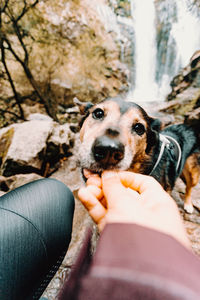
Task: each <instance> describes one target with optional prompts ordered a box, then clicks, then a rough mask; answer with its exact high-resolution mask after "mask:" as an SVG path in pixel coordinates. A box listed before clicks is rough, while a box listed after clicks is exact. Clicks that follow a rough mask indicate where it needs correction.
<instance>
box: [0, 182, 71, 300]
mask: <svg viewBox="0 0 200 300" xmlns="http://www.w3.org/2000/svg"><path fill="white" fill-rule="evenodd" d="M73 212H74V198H73V195H72V193H71V191H70V190H69V189H68V188H67V187H66V186H65V185H64V184H63V183H61V182H59V181H57V180H55V179H41V180H37V181H34V182H32V183H29V184H26V185H24V186H22V187H20V188H17V189H16V190H14V191H11V192H9V193H7V194H5V195H3V196H2V197H0V299H1V300H8V299H9V300H15V299H16V300H21V299H23V300H24V299H39V297H40V296H41V294H42V293H43V291H44V289H45V288H46V286H47V285H48V283H49V281H50V279H51V278H52V277H53V275H54V274H55V272H56V270H57V268H58V266H59V265H60V263H61V262H62V260H63V258H64V255H65V254H66V251H67V249H68V246H69V243H70V239H71V231H72V220H73Z"/></svg>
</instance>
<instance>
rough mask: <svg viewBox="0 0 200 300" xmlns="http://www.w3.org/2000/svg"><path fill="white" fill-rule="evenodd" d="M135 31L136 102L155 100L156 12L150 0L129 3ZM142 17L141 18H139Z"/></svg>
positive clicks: (134, 95) (137, 0) (134, 93)
mask: <svg viewBox="0 0 200 300" xmlns="http://www.w3.org/2000/svg"><path fill="white" fill-rule="evenodd" d="M131 15H132V18H133V22H134V23H133V24H134V31H135V41H134V42H135V57H134V60H135V72H136V75H135V88H134V91H133V98H134V99H136V100H139V101H140V100H141V101H142V100H144V99H149V100H155V99H156V96H157V89H158V87H157V83H156V81H155V78H156V47H155V45H156V26H155V17H156V11H155V6H154V2H153V1H152V0H134V1H131ZM141 16H142V17H141Z"/></svg>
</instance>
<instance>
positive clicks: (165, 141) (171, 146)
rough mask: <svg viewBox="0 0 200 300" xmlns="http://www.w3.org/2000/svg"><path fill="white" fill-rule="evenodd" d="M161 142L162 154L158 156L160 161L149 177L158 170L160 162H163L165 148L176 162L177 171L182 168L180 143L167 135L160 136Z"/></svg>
mask: <svg viewBox="0 0 200 300" xmlns="http://www.w3.org/2000/svg"><path fill="white" fill-rule="evenodd" d="M159 140H160V141H161V143H162V144H161V148H160V153H159V155H158V159H157V161H156V163H155V165H154V167H153V169H152V171H151V172H150V174H149V175H152V173H153V172H154V171H155V169H156V168H157V166H158V164H159V162H160V161H161V158H162V156H163V153H164V151H165V148H166V149H167V150H168V152H169V154H170V156H171V158H172V159H173V160H175V161H176V171H178V169H179V167H180V162H181V155H182V152H181V147H180V145H179V143H178V142H177V141H176V140H175V139H174V138H173V137H171V136H169V135H165V134H161V133H160V134H159Z"/></svg>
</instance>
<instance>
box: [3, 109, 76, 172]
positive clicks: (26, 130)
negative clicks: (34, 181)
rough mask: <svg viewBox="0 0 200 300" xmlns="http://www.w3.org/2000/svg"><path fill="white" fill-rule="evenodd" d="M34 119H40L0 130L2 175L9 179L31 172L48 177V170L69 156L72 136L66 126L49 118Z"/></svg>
mask: <svg viewBox="0 0 200 300" xmlns="http://www.w3.org/2000/svg"><path fill="white" fill-rule="evenodd" d="M35 117H37V119H38V117H39V119H38V120H36V119H33V120H31V121H26V122H23V123H20V124H13V125H11V126H9V127H7V128H3V129H2V130H0V145H1V146H0V154H1V162H2V164H1V174H2V175H4V176H7V177H8V176H11V175H15V174H19V173H22V174H24V173H32V172H34V173H38V174H42V173H43V172H45V175H47V174H48V172H49V170H48V169H49V167H52V166H53V165H54V164H56V163H57V162H59V159H60V158H62V157H68V156H69V155H70V154H71V151H70V148H71V147H73V139H74V133H73V132H72V131H71V130H70V127H69V125H68V124H64V125H59V124H58V123H56V122H53V120H52V119H51V118H49V117H48V116H42V115H37V116H36V115H35V116H34V118H35ZM42 119H43V120H42ZM47 164H48V168H46V165H47ZM51 172H52V170H51Z"/></svg>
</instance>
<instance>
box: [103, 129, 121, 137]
mask: <svg viewBox="0 0 200 300" xmlns="http://www.w3.org/2000/svg"><path fill="white" fill-rule="evenodd" d="M106 135H108V136H110V137H117V136H118V135H119V130H118V129H117V128H115V127H110V128H107V130H106Z"/></svg>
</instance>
